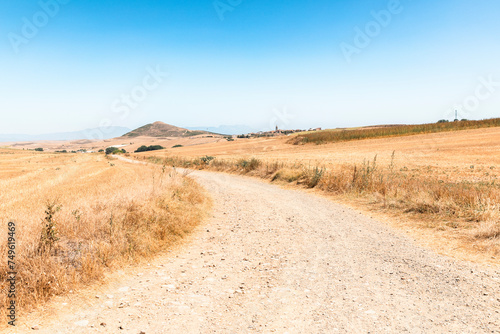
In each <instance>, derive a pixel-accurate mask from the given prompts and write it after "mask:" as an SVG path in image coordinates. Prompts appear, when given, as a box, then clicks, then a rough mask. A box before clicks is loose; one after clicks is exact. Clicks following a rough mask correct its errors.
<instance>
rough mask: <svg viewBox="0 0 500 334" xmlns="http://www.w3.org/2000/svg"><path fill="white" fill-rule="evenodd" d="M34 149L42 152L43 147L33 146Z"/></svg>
mask: <svg viewBox="0 0 500 334" xmlns="http://www.w3.org/2000/svg"><path fill="white" fill-rule="evenodd" d="M35 151H37V152H43V148H41V147H38V148H35Z"/></svg>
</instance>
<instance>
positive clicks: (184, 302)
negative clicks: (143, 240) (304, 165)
mask: <svg viewBox="0 0 500 334" xmlns="http://www.w3.org/2000/svg"><path fill="white" fill-rule="evenodd" d="M191 176H194V177H195V179H197V180H198V181H199V182H200V183H201V184H202V185H203V186H204V187H205V188H206V189H207V190H208V191H209V192H210V193H211V195H212V196H213V199H214V204H215V205H214V212H213V213H212V216H213V217H212V218H211V219H209V220H208V221H207V222H206V223H204V224H203V225H202V226H200V227H199V228H198V230H197V231H196V232H195V233H194V235H193V236H191V237H190V240H189V242H187V243H186V244H185V245H183V246H182V247H180V248H179V249H176V250H174V251H173V252H171V253H170V254H169V255H166V256H162V257H160V258H158V259H156V260H155V261H153V262H152V263H151V264H150V265H149V266H145V267H144V268H139V270H140V271H141V272H139V273H135V274H133V275H128V276H126V277H123V278H122V279H120V280H119V281H118V282H117V283H116V284H115V285H114V286H113V287H109V288H108V290H107V291H104V292H100V293H99V295H98V296H96V297H98V298H95V300H91V301H88V302H87V303H86V304H84V305H81V306H79V308H78V309H77V310H76V311H71V312H61V314H59V315H58V316H54V317H52V318H51V320H50V321H49V320H45V321H40V323H31V324H27V325H26V326H27V327H24V328H25V330H27V331H30V332H35V333H94V332H97V333H141V332H143V333H290V334H291V333H405V332H407V333H500V314H499V312H500V288H499V283H500V271H499V269H498V268H497V267H488V266H483V265H478V264H471V263H468V262H461V261H456V260H452V259H449V258H446V257H443V256H440V255H437V254H435V253H433V252H432V251H430V250H426V249H423V248H421V247H419V246H417V245H416V244H415V243H414V242H413V240H411V239H409V238H408V237H406V236H403V235H401V234H399V233H398V232H395V231H393V230H391V229H390V228H388V227H386V226H384V225H383V224H381V223H379V222H377V221H375V220H373V219H370V218H367V217H366V216H364V215H362V214H360V213H358V212H356V211H354V210H351V209H348V208H346V207H344V206H341V205H338V204H335V203H333V202H332V201H330V200H328V199H325V198H321V197H318V196H316V195H312V194H308V193H305V192H302V191H297V190H287V189H282V188H280V187H277V186H274V185H270V184H267V183H265V182H262V181H260V180H256V179H252V178H247V177H239V176H233V175H226V174H220V173H212V172H201V171H196V172H193V173H192V174H191ZM70 303H71V302H70ZM33 326H35V328H36V330H33V329H31V328H29V327H33ZM18 329H19V330H20V331H22V328H20V327H18Z"/></svg>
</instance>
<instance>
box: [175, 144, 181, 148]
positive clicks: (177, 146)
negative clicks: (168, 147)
mask: <svg viewBox="0 0 500 334" xmlns="http://www.w3.org/2000/svg"><path fill="white" fill-rule="evenodd" d="M177 147H183V146H182V145H179V144H177V145H174V146H172V148H177Z"/></svg>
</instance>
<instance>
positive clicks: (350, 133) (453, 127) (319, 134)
mask: <svg viewBox="0 0 500 334" xmlns="http://www.w3.org/2000/svg"><path fill="white" fill-rule="evenodd" d="M489 127H500V118H493V119H486V120H481V121H467V120H462V121H457V122H447V121H443V120H441V121H439V122H437V123H430V124H419V125H395V126H381V127H374V128H367V129H346V130H323V131H316V132H309V133H304V134H299V135H297V136H294V137H293V138H291V139H290V140H289V143H291V144H295V145H298V144H307V143H315V144H326V143H335V142H342V141H351V140H360V139H369V138H382V137H395V136H409V135H415V134H425V133H436V132H446V131H459V130H469V129H480V128H489Z"/></svg>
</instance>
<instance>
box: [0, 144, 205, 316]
mask: <svg viewBox="0 0 500 334" xmlns="http://www.w3.org/2000/svg"><path fill="white" fill-rule="evenodd" d="M18 152H19V151H17V152H16V151H14V150H8V151H3V152H2V151H0V163H1V165H2V167H3V168H2V169H0V187H2V189H4V191H3V192H2V194H1V195H0V200H1V202H2V207H1V208H0V220H1V221H2V222H4V223H5V224H4V227H5V226H6V223H7V222H9V221H14V222H15V223H16V239H17V248H16V267H17V271H18V274H17V296H16V300H17V306H18V311H20V312H19V313H18V317H19V316H21V317H22V314H23V313H24V312H27V311H30V310H32V309H33V308H35V307H36V306H38V305H41V304H43V302H45V301H46V300H48V299H49V298H50V297H51V296H54V295H59V294H63V293H66V292H68V291H70V290H75V289H77V288H78V287H80V286H82V285H85V284H88V283H91V282H95V281H99V280H101V279H102V278H103V277H104V274H105V273H106V272H107V271H110V270H113V269H115V268H120V267H123V266H124V265H127V264H133V263H137V262H138V261H140V260H141V259H147V258H149V257H151V256H153V255H155V254H157V253H158V252H161V251H164V250H166V249H168V248H169V247H171V246H172V245H174V244H175V243H177V242H178V241H179V240H181V239H182V238H183V237H184V236H185V235H186V234H188V233H190V232H191V231H192V230H193V228H194V227H195V226H196V225H197V224H198V223H199V222H200V221H201V220H202V219H203V217H204V215H205V213H206V212H207V211H208V209H209V206H210V203H209V201H208V199H207V196H206V194H205V193H204V191H203V190H202V189H201V188H200V187H198V186H197V184H196V183H194V182H193V181H192V180H191V179H189V178H187V177H186V176H185V175H184V174H179V173H176V172H175V171H174V170H172V169H171V168H169V167H167V166H154V165H149V166H145V165H137V164H130V163H126V162H120V161H118V160H116V161H113V163H110V161H108V159H106V158H105V156H104V155H98V154H93V155H90V154H89V155H81V154H35V153H34V152H33V153H24V152H23V151H21V152H22V153H18ZM4 232H5V233H3V235H4V237H2V238H1V239H0V252H1V254H7V245H6V242H7V240H6V237H5V236H6V235H7V230H4ZM7 272H8V268H7V261H3V262H2V263H0V285H1V287H2V291H3V292H5V290H4V289H5V288H6V286H7V282H6V281H5V278H6V277H7V275H6V273H7ZM7 301H8V299H7V293H2V294H0V314H1V316H2V319H6V318H5V316H6V314H5V312H6V310H7V306H6V303H7ZM3 323H4V324H5V323H7V322H6V321H5V320H4V321H3Z"/></svg>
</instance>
